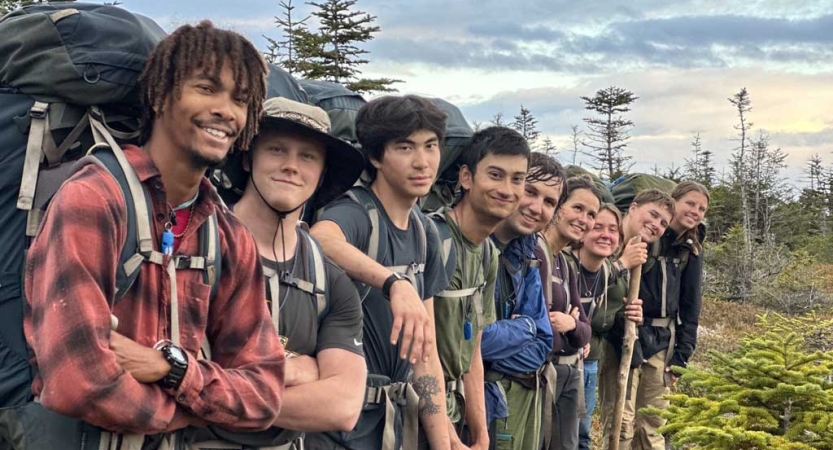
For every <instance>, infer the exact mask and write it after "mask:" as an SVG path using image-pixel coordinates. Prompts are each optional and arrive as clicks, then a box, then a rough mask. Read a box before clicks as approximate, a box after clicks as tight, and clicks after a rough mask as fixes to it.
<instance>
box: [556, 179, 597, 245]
mask: <svg viewBox="0 0 833 450" xmlns="http://www.w3.org/2000/svg"><path fill="white" fill-rule="evenodd" d="M600 207H601V204H600V203H599V197H596V195H595V194H594V193H593V191H591V190H589V189H576V190H574V191H573V192H571V193H570V196H569V197H567V199H566V200H565V201H564V203H562V205H561V206H560V207H559V208H558V212H557V213H556V215H555V230H556V232H557V233H558V234H559V235H560V236H561V237H562V238H563V239H564V240H565V241H567V242H578V241H580V240H581V238H582V237H584V233H586V232H587V230H590V229H591V228H593V225H594V224H595V222H596V215H597V214H598V213H599V208H600Z"/></svg>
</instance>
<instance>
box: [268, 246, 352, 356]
mask: <svg viewBox="0 0 833 450" xmlns="http://www.w3.org/2000/svg"><path fill="white" fill-rule="evenodd" d="M298 245H299V246H300V245H302V242H301V241H300V240H299V241H298ZM297 256H298V254H297V253H296V256H295V257H293V258H291V259H290V260H288V261H286V262H285V263H283V264H280V265H279V264H276V263H275V261H272V260H269V259H266V258H261V263H262V264H263V265H264V266H265V267H269V268H271V269H273V270H278V269H279V266H280V267H282V268H284V269H287V268H290V269H293V270H291V272H292V274H293V275H294V276H295V277H296V278H299V279H303V280H308V281H311V278H308V277H307V275H306V271H307V267H306V264H300V262H301V261H302V260H301V259H298V258H297ZM296 259H297V260H298V262H299V264H296V263H295V261H296ZM325 261H326V262H325V265H324V269H325V271H326V272H327V280H328V286H327V292H328V295H329V300H328V304H327V307H326V309H325V310H324V311H323V313H322V314H321V315H320V319H319V311H317V307H316V303H317V302H316V299H315V297H313V296H312V295H310V294H308V293H306V292H304V291H302V290H300V289H297V288H294V287H291V286H286V285H281V288H280V293H281V294H280V295H281V301H280V332H279V334H280V335H281V336H283V337H285V338H287V344H286V349H287V350H289V351H292V352H295V353H298V354H300V355H308V356H315V355H316V354H318V352H320V351H321V350H324V349H327V348H339V349H342V350H347V351H349V352H353V353H356V354H358V355H363V351H362V310H361V307H360V303H361V302H360V301H359V294H358V293H357V292H356V287H355V286H354V285H353V283H352V282H350V278H348V277H347V274H346V273H344V271H343V270H342V269H341V268H339V267H338V266H336V265H335V264H334V263H333V262H332V261H330V260H329V259H326V258H325ZM270 297H271V294H270V290H269V284H268V283H267V284H266V301H267V303H268V304H269V311H271V310H272V307H271V302H272V301H273V299H271V298H270Z"/></svg>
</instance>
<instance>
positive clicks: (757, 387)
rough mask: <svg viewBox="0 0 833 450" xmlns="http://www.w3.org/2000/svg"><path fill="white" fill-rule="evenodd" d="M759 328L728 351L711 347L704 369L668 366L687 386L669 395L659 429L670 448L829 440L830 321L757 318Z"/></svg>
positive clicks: (803, 448)
mask: <svg viewBox="0 0 833 450" xmlns="http://www.w3.org/2000/svg"><path fill="white" fill-rule="evenodd" d="M759 325H760V326H761V327H762V329H763V330H764V331H763V333H756V334H754V335H750V336H747V337H746V338H744V340H743V343H742V344H741V347H740V348H739V349H738V350H736V351H734V352H732V353H729V354H723V353H719V352H710V353H709V360H710V365H709V367H708V368H707V369H696V368H679V367H677V368H675V369H674V370H676V371H679V372H680V373H682V378H681V383H682V385H683V386H688V387H689V389H687V391H690V394H685V393H677V394H673V395H671V396H669V399H670V402H671V405H670V407H669V408H668V409H667V410H665V411H659V410H657V409H653V408H648V409H646V410H644V411H645V412H647V413H650V414H658V415H661V416H662V417H664V418H665V419H667V420H668V422H667V424H666V425H665V426H664V427H662V428H661V429H660V432H661V433H668V434H670V435H672V436H673V442H674V445H675V446H676V447H677V448H690V447H693V448H698V449H703V450H723V449H761V450H763V449H771V450H812V449H830V448H833V427H831V423H833V382H831V374H832V373H833V356H831V355H830V354H829V353H828V351H829V350H830V348H831V346H833V345H831V342H830V336H831V332H833V321H831V320H822V319H821V318H819V317H816V316H812V315H811V316H808V317H804V318H790V317H784V316H780V315H777V314H772V315H768V316H767V315H765V316H762V317H760V318H759Z"/></svg>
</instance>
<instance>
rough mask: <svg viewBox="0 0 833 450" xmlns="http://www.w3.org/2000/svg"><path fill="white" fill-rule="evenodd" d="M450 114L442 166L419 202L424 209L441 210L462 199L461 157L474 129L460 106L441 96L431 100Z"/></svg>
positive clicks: (425, 210) (427, 211) (447, 117)
mask: <svg viewBox="0 0 833 450" xmlns="http://www.w3.org/2000/svg"><path fill="white" fill-rule="evenodd" d="M430 100H431V101H432V102H434V103H435V104H436V105H437V106H439V107H440V109H442V110H443V111H445V113H446V133H445V140H444V141H443V145H442V156H440V167H439V169H438V170H437V174H438V175H437V180H436V181H434V185H433V186H431V191H429V192H428V195H426V196H425V197H423V198H421V199H420V201H419V204H420V208H421V209H422V210H423V211H424V212H426V213H431V212H435V211H439V210H440V209H442V208H443V207H445V206H453V205H454V203H455V202H456V201H457V199H458V198H459V194H460V187H459V186H458V184H457V183H458V181H459V177H460V166H461V165H462V162H461V160H460V156H461V155H462V154H463V150H464V149H465V148H466V146H468V145H469V142H471V137H472V136H473V135H474V131H473V130H472V129H471V126H470V125H469V123H468V121H467V120H466V118H465V117H464V116H463V113H462V112H461V111H460V109H459V108H457V107H456V106H454V105H452V104H451V103H449V102H447V101H445V100H443V99H441V98H432V99H430Z"/></svg>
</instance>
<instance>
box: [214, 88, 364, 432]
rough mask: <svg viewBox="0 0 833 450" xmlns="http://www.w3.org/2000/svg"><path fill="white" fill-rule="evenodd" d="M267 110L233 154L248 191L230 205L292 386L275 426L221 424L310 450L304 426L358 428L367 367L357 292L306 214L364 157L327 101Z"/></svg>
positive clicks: (348, 179) (232, 173) (283, 102)
mask: <svg viewBox="0 0 833 450" xmlns="http://www.w3.org/2000/svg"><path fill="white" fill-rule="evenodd" d="M263 109H264V111H263V117H262V118H261V122H260V131H259V133H258V135H257V136H256V137H255V139H254V141H253V142H252V148H251V150H250V151H248V152H247V153H244V154H241V153H238V154H235V155H232V157H230V158H229V161H228V162H227V163H226V164H225V166H224V167H223V171H224V172H225V173H226V175H227V176H228V177H229V179H231V180H234V181H235V183H234V185H235V187H236V188H239V189H242V190H243V196H242V197H241V198H240V200H239V201H238V202H237V203H236V204H235V205H234V206H233V207H232V209H233V210H234V214H235V215H237V217H239V218H240V220H242V221H243V223H245V224H246V225H248V227H249V229H250V230H251V231H252V234H253V235H254V237H255V242H256V243H257V247H258V250H259V252H260V259H261V263H262V264H263V269H264V274H266V276H267V279H266V303H267V305H268V306H269V310H270V312H271V313H272V321H273V323H274V324H275V328H276V329H277V330H278V333H279V334H280V336H281V339H282V341H283V342H284V343H285V344H284V345H285V349H286V350H287V361H286V389H285V390H284V395H283V407H282V409H281V413H280V415H279V416H278V420H277V421H276V422H275V424H274V427H273V428H271V429H269V430H267V431H264V432H261V433H248V434H242V433H233V434H232V433H228V432H223V430H219V429H218V430H214V431H215V432H216V434H217V435H218V437H219V438H221V439H222V440H225V441H232V442H235V443H240V444H246V446H247V447H246V448H251V449H255V448H260V447H270V448H271V447H272V446H276V445H287V444H291V445H296V447H290V448H304V447H303V446H301V442H302V437H301V432H306V431H339V432H348V431H351V430H352V429H353V427H354V426H355V425H356V422H357V421H358V419H359V414H360V413H361V408H362V401H363V400H364V392H365V379H366V377H367V368H366V366H365V362H364V356H363V352H362V308H361V301H360V300H359V294H358V292H356V288H355V286H354V285H353V283H352V281H351V280H350V279H349V278H348V277H347V275H346V274H345V273H344V271H343V270H341V269H340V268H338V267H337V266H336V265H335V264H334V263H332V262H331V261H330V260H329V259H325V258H324V256H323V253H322V251H321V249H320V248H319V244H318V242H317V241H315V240H314V238H312V237H311V236H310V235H309V233H308V232H307V231H306V229H305V227H304V226H303V225H302V222H299V221H300V219H301V217H302V214H303V209H304V208H305V207H306V206H309V207H312V208H314V207H315V206H320V205H323V204H326V203H327V202H329V201H330V200H333V199H334V198H336V197H338V196H339V195H341V194H342V193H343V192H344V191H346V190H347V189H349V188H350V186H352V185H353V183H354V182H355V181H356V180H357V179H358V178H359V175H360V174H361V172H362V169H363V168H364V157H363V155H362V153H361V152H360V151H359V150H358V149H356V148H355V147H353V146H352V145H350V144H349V143H347V142H346V141H343V140H341V139H338V138H336V137H334V136H331V135H330V134H329V130H330V118H329V116H327V113H326V112H324V110H322V109H321V108H318V107H315V106H311V105H305V104H302V103H298V102H295V101H292V100H289V99H285V98H280V97H277V98H270V99H268V100H266V102H264V104H263ZM296 224H299V226H296ZM319 277H321V279H319ZM336 393H337V395H334V394H336ZM206 440H207V441H210V440H211V437H207V438H206ZM201 445H203V444H201ZM306 447H307V448H313V446H311V445H306Z"/></svg>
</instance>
